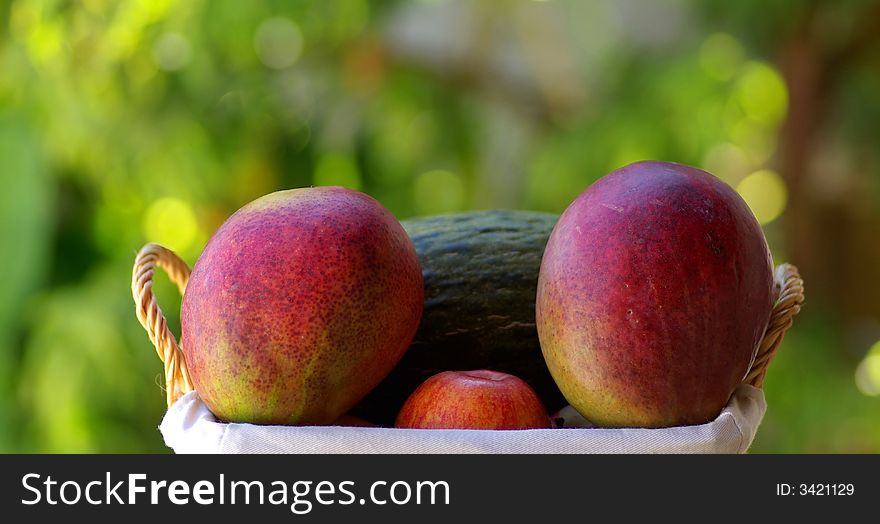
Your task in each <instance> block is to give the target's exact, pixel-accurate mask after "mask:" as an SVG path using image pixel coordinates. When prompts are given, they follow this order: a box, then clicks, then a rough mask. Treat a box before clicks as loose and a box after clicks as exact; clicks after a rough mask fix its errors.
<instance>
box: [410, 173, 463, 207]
mask: <svg viewBox="0 0 880 524" xmlns="http://www.w3.org/2000/svg"><path fill="white" fill-rule="evenodd" d="M413 190H414V195H413V197H414V204H415V207H416V209H417V210H418V211H419V212H420V213H422V214H425V215H430V214H435V213H447V212H452V211H459V210H461V209H462V208H463V207H464V195H465V187H464V182H463V181H462V180H461V177H459V176H458V175H456V174H455V173H451V172H449V171H445V170H441V169H435V170H433V171H428V172H427V173H422V174H421V175H419V177H418V178H417V179H416V183H415V186H414V188H413Z"/></svg>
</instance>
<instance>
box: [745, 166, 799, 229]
mask: <svg viewBox="0 0 880 524" xmlns="http://www.w3.org/2000/svg"><path fill="white" fill-rule="evenodd" d="M736 190H737V192H738V193H739V194H740V195H741V196H742V197H743V200H745V201H746V203H747V204H748V205H749V207H750V208H751V209H752V213H754V214H755V218H757V219H758V222H760V223H761V224H768V223H770V222H772V221H773V220H775V219H776V218H777V217H778V216H779V215H781V214H782V212H783V211H784V210H785V204H786V203H787V202H788V189H787V188H786V187H785V181H784V180H782V177H781V176H779V173H777V172H775V171H772V170H770V169H762V170H760V171H755V172H754V173H752V174H751V175H749V176H747V177H745V178H744V179H743V180H742V181H741V182H740V183H739V184H738V185H737V186H736Z"/></svg>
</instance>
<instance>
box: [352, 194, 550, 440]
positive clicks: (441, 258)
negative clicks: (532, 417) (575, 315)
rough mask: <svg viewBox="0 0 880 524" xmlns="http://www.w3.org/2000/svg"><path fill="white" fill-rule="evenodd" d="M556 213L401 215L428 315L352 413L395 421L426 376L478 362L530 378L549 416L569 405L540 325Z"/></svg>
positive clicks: (378, 420)
mask: <svg viewBox="0 0 880 524" xmlns="http://www.w3.org/2000/svg"><path fill="white" fill-rule="evenodd" d="M557 219H558V216H556V215H551V214H547V213H537V212H531V211H476V212H468V213H457V214H451V215H440V216H434V217H425V218H415V219H410V220H405V221H403V226H404V228H405V229H406V231H407V233H408V234H409V236H410V238H412V241H413V243H414V244H415V247H416V252H417V253H418V256H419V261H420V262H421V265H422V274H423V276H424V279H425V309H424V313H423V314H422V321H421V324H420V326H419V330H418V332H417V334H416V336H415V339H414V340H413V343H412V345H411V346H410V348H409V349H408V350H407V352H406V353H405V354H404V356H403V358H402V359H401V361H400V363H399V364H398V365H397V366H396V367H395V368H394V370H393V371H392V372H391V374H390V375H389V376H388V377H387V378H386V379H385V380H384V381H383V382H382V383H381V384H379V386H377V387H376V388H375V389H374V390H373V391H372V392H371V393H370V394H369V395H368V396H367V397H366V398H364V399H363V401H361V403H360V404H358V406H356V407H355V408H354V409H353V410H352V411H351V413H352V414H353V415H355V416H358V417H362V418H365V419H367V420H369V421H371V422H374V423H377V424H380V425H392V424H393V423H394V418H395V417H396V415H397V412H398V411H399V410H400V408H401V406H403V403H404V401H406V399H407V397H409V395H410V394H411V393H412V392H413V391H414V390H415V389H416V388H417V387H418V386H419V384H421V383H422V382H424V381H425V380H426V379H427V378H428V377H430V376H431V375H434V374H435V373H439V372H441V371H450V370H458V371H466V370H475V369H491V370H495V371H503V372H505V373H510V374H512V375H516V376H517V377H519V378H521V379H523V380H525V381H526V382H527V383H529V385H531V386H532V387H533V388H534V389H535V391H536V392H537V393H538V395H539V396H540V397H541V399H542V400H543V401H544V405H545V407H546V408H547V409H548V411H549V412H550V413H551V414H552V413H553V412H555V411H556V410H558V409H559V408H561V407H563V406H565V405H566V401H565V399H564V398H563V396H562V394H561V393H560V392H559V389H558V388H557V387H556V383H555V382H554V381H553V378H552V377H551V376H550V372H549V371H548V370H547V365H546V364H545V362H544V357H543V355H542V354H541V346H540V344H539V342H538V332H537V329H536V328H535V295H536V288H537V284H538V272H539V270H540V268H541V257H542V256H543V253H544V246H545V245H546V244H547V239H548V238H549V236H550V232H551V231H552V229H553V226H554V225H555V224H556V220H557Z"/></svg>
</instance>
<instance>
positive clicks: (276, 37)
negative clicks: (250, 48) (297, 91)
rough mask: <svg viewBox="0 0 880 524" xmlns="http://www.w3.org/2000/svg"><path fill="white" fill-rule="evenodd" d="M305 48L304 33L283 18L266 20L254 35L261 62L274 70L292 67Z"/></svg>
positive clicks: (293, 23) (289, 20)
mask: <svg viewBox="0 0 880 524" xmlns="http://www.w3.org/2000/svg"><path fill="white" fill-rule="evenodd" d="M302 48H303V36H302V31H301V30H300V28H299V26H298V25H296V23H295V22H294V21H293V20H291V19H289V18H283V17H273V18H269V19H267V20H265V21H264V22H263V23H262V24H260V27H259V28H257V33H256V34H255V35H254V49H255V50H256V52H257V56H258V57H259V58H260V61H261V62H263V64H264V65H265V66H266V67H269V68H272V69H286V68H288V67H290V66H292V65H293V64H294V63H295V62H296V61H297V59H299V55H300V53H302Z"/></svg>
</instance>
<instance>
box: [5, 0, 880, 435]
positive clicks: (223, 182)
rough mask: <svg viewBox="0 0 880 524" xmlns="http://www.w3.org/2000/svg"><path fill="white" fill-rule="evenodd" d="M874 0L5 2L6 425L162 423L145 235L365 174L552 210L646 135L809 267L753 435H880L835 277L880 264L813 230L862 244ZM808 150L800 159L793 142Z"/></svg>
mask: <svg viewBox="0 0 880 524" xmlns="http://www.w3.org/2000/svg"><path fill="white" fill-rule="evenodd" d="M877 11H878V10H877V7H876V5H875V2H866V1H856V0H847V1H844V2H798V1H786V0H779V1H768V2H765V1H762V2H758V1H756V0H749V1H743V2H723V1H721V0H717V1H715V0H713V1H710V2H697V1H695V0H694V1H686V0H666V1H662V2H638V1H635V0H628V1H623V2H613V1H610V0H605V1H597V2H580V1H578V0H549V1H543V2H536V1H531V0H495V1H485V2H465V1H456V0H421V1H414V2H400V1H376V2H368V1H367V0H335V1H328V2H317V1H315V2H282V1H268V0H265V1H259V2H242V1H234V0H220V1H210V2H209V1H206V0H195V1H183V0H153V1H146V0H145V1H110V0H80V1H72V0H13V1H11V2H3V3H0V177H2V182H3V184H2V186H0V245H3V246H5V247H6V250H5V253H4V256H2V257H0V275H2V279H3V283H2V284H0V450H3V451H26V452H163V451H167V449H166V448H165V446H164V444H163V442H162V440H161V437H160V435H159V433H158V431H157V429H156V426H157V425H158V423H159V421H160V419H161V416H162V414H163V412H164V408H165V406H164V405H163V402H164V395H163V394H162V393H161V391H160V384H162V383H163V380H162V379H161V373H162V366H161V363H160V362H159V360H158V358H157V357H156V355H155V352H154V351H153V349H152V346H151V345H150V343H149V341H148V339H147V337H146V335H145V333H144V332H143V330H142V329H141V327H140V325H139V324H138V322H137V320H136V318H135V315H134V311H133V304H132V301H131V298H130V291H129V283H130V271H131V264H132V261H133V257H134V254H135V253H136V251H137V250H138V249H139V248H140V247H141V246H142V245H143V244H144V243H145V242H148V241H154V242H159V243H162V244H164V245H166V246H168V247H170V248H172V249H175V250H176V251H178V252H179V253H180V254H181V255H182V256H183V257H184V259H185V260H187V261H188V262H189V263H190V264H192V263H193V262H195V260H196V258H197V257H198V254H199V252H200V251H201V249H202V247H203V246H204V244H205V242H206V241H207V239H208V238H209V237H210V235H211V233H212V232H213V231H214V230H215V229H216V228H217V227H218V226H219V225H220V224H221V223H222V221H223V220H225V218H226V217H228V216H229V215H230V214H231V213H232V212H233V211H234V210H235V209H237V208H238V207H240V206H241V205H243V204H244V203H246V202H248V201H250V200H252V199H254V198H256V197H258V196H260V195H262V194H265V193H268V192H271V191H274V190H278V189H283V188H290V187H299V186H307V185H345V186H348V187H353V188H357V189H360V190H362V191H365V192H367V193H369V194H371V195H373V196H374V197H376V198H377V199H379V200H380V201H381V202H382V203H384V204H385V205H386V206H387V207H388V208H389V209H390V210H391V211H392V212H394V213H395V214H396V215H397V216H398V217H400V218H405V217H408V216H412V215H417V214H431V213H441V212H448V211H456V210H464V209H478V208H494V207H505V208H526V209H537V210H547V211H554V212H561V211H562V210H563V209H564V208H565V207H566V206H567V204H568V203H569V202H570V201H571V200H572V199H573V198H574V197H575V196H576V195H577V194H578V193H580V192H581V191H582V190H583V189H584V188H585V187H587V186H588V185H589V184H590V183H591V182H593V181H594V180H596V179H597V178H599V177H600V176H602V175H603V174H605V173H607V172H608V171H610V170H612V169H614V168H616V167H619V166H621V165H624V164H626V163H629V162H631V161H635V160H640V159H647V158H653V159H666V160H673V161H678V162H683V163H688V164H693V165H698V166H701V167H704V168H705V169H708V170H709V171H712V172H713V173H715V174H717V175H718V176H720V177H721V178H722V179H724V180H725V181H727V182H728V183H730V184H731V185H732V186H734V187H736V188H737V189H738V190H740V192H741V194H742V195H743V196H744V198H746V200H747V201H748V202H749V204H750V205H751V206H752V208H753V210H754V211H755V213H756V215H757V216H758V217H759V219H760V220H761V221H762V223H764V224H765V231H766V233H767V236H768V239H769V241H770V244H771V248H772V249H773V252H774V256H775V258H776V259H777V261H782V260H790V261H792V262H794V263H796V264H798V265H802V269H806V270H807V271H805V277H806V280H807V294H808V304H807V308H806V310H805V312H804V313H803V314H802V316H800V317H798V318H797V320H796V322H795V327H794V329H793V330H792V332H791V333H790V334H789V336H788V337H787V338H786V340H785V342H784V345H783V347H782V349H781V350H780V354H779V357H778V360H777V361H776V362H774V363H773V365H772V368H771V371H770V374H769V377H768V380H767V383H766V392H767V397H768V403H769V406H770V407H769V411H768V413H767V416H766V419H765V422H764V426H763V427H762V428H761V431H760V432H759V436H758V439H757V441H756V443H755V446H754V448H753V449H754V450H755V451H759V452H862V451H874V452H876V451H880V414H878V408H880V400H878V399H877V398H876V397H874V396H872V395H876V394H877V393H878V392H880V366H873V367H872V366H867V365H865V364H863V365H862V366H861V367H859V364H860V362H863V359H865V356H866V353H867V351H868V348H869V347H870V346H871V345H872V344H874V343H875V342H876V341H877V340H880V310H878V307H877V306H876V299H875V298H874V299H872V298H871V296H872V289H876V287H875V288H870V287H855V288H854V289H855V294H850V293H849V291H847V292H845V293H842V292H838V293H836V294H835V292H834V289H835V288H836V289H838V290H839V289H842V288H840V287H839V286H837V285H836V281H832V280H831V277H828V278H825V277H823V275H837V274H841V273H846V274H852V275H861V277H862V278H863V279H864V278H867V277H870V276H872V275H873V277H874V278H875V279H876V276H877V273H876V267H877V266H872V265H871V263H868V262H864V263H863V264H862V265H861V266H857V267H856V269H855V270H853V272H850V271H849V270H847V269H846V268H845V267H838V266H836V265H833V264H834V261H835V260H836V259H835V258H823V256H822V253H825V252H826V251H829V250H830V248H833V249H834V250H835V251H834V253H847V252H855V253H867V254H866V255H863V256H854V257H846V256H844V255H840V256H838V258H846V259H847V260H849V259H855V260H861V261H871V260H877V259H878V258H876V257H877V249H876V246H875V245H873V244H876V238H878V237H877V236H874V235H873V232H875V231H877V229H876V225H877V223H878V217H880V209H878V207H880V182H878V178H880V177H878V176H877V175H878V173H880V159H878V156H877V152H876V151H873V150H872V148H871V145H872V144H873V143H874V142H875V141H876V136H877V132H878V131H880V130H878V127H880V73H878V71H880V67H878V66H880V64H878V60H880V51H878V49H877V46H876V42H875V41H874V40H875V39H873V37H872V36H871V35H872V34H880V30H878V29H880V28H878V27H876V23H877V22H875V23H874V24H875V25H870V23H871V22H870V20H872V19H871V15H872V14H874V13H877ZM874 18H876V20H880V16H877V17H874ZM864 20H868V22H867V23H868V24H869V25H868V26H867V29H865V28H864V27H863V26H864V25H865V22H864ZM875 30H876V31H875ZM865 35H867V36H865ZM841 56H843V57H844V58H841ZM810 60H813V61H814V62H815V64H814V65H815V68H816V70H817V71H818V72H817V74H816V76H817V77H818V78H819V80H817V81H815V84H816V86H817V92H816V93H813V92H807V94H806V95H804V93H803V92H802V91H798V90H799V89H802V86H804V85H811V84H809V83H802V82H800V81H797V82H794V81H793V79H795V80H797V79H799V78H800V77H798V76H797V75H798V74H799V73H798V71H801V70H803V68H799V67H800V66H799V64H801V63H802V62H804V61H806V63H807V64H808V66H809V65H810V64H813V62H810ZM807 70H808V71H809V70H810V69H809V67H808V68H807ZM823 75H826V76H823ZM814 80H815V79H814ZM805 96H806V97H807V102H804V100H805V98H804V97H805ZM810 96H813V97H814V98H815V100H813V99H812V98H809V97H810ZM820 101H821V107H816V105H817V104H818V103H819V102H820ZM811 103H812V104H814V105H812V106H811V105H810V104H811ZM812 110H815V115H816V116H815V119H814V120H816V121H817V122H818V123H816V122H813V121H810V123H811V124H812V125H813V127H814V128H815V129H814V133H813V136H820V137H822V140H821V144H822V145H823V147H821V148H820V147H815V148H814V147H812V146H811V145H810V144H809V143H807V144H801V143H800V142H798V141H797V136H798V135H797V131H798V130H799V129H802V127H801V124H799V123H798V122H797V121H796V117H799V116H802V115H804V114H807V113H810V111H812ZM817 142H819V141H817ZM829 144H830V145H829ZM826 146H827V147H826ZM802 158H806V159H807V160H806V162H807V164H806V165H810V166H814V168H813V169H812V170H810V171H809V173H813V174H812V175H810V176H812V178H809V177H808V178H804V177H805V176H806V175H805V174H804V173H802V171H803V170H801V169H797V168H793V167H792V166H795V167H796V166H799V165H801V164H797V162H796V161H797V160H798V159H802ZM815 166H818V167H815ZM829 166H831V167H829ZM809 173H807V175H809ZM853 194H855V195H856V196H855V197H853V196H852V195H853ZM835 206H836V207H835ZM847 206H849V207H847ZM853 206H854V207H853ZM844 208H845V209H856V211H854V212H853V213H850V214H847V213H849V212H848V211H847V212H844V211H840V210H841V209H844ZM835 210H836V211H835ZM835 213H836V214H835ZM828 217H831V218H835V217H837V218H839V222H840V223H839V224H838V225H839V226H840V227H839V228H838V230H836V231H837V232H835V230H832V231H825V232H824V233H823V232H822V231H820V230H819V229H816V232H815V236H816V238H817V239H819V240H816V241H815V242H816V243H815V244H808V245H801V244H800V243H799V242H802V241H803V239H804V238H805V237H804V235H803V233H804V230H803V228H801V229H799V227H800V225H801V224H816V223H819V224H837V222H834V221H833V220H830V219H829V218H828ZM853 217H856V218H853ZM811 220H812V222H811ZM840 228H843V229H844V230H846V231H852V233H850V234H846V235H840V234H839V230H840ZM807 232H808V233H809V234H810V235H812V234H813V231H812V230H808V231H807ZM810 238H811V239H812V238H813V237H812V236H810ZM823 238H824V239H826V240H827V242H826V243H822V242H820V241H821V240H822V239H823ZM811 241H812V240H811ZM872 242H873V244H872ZM829 246H830V247H829ZM826 248H827V249H826ZM847 250H849V251H847ZM792 256H795V257H797V259H794V260H792V259H791V258H790V257H792ZM872 257H874V258H872ZM826 260H831V262H827V263H826ZM828 264H832V265H831V266H828ZM826 266H827V267H826ZM859 271H861V273H859ZM871 272H873V273H871ZM811 276H813V278H814V280H813V281H811V280H810V277H811ZM814 282H815V283H818V285H817V287H816V288H815V289H817V292H816V294H814V295H811V294H810V293H811V289H814V288H812V287H811V284H813V283H814ZM846 289H849V288H846ZM156 293H157V295H158V297H159V299H160V302H161V303H162V306H163V309H164V311H165V313H166V315H167V316H168V318H169V320H170V323H171V325H172V328H173V330H174V331H175V332H177V330H178V328H179V325H178V322H177V317H178V315H179V309H178V307H179V299H178V297H177V296H176V293H177V291H176V289H175V288H174V287H173V286H172V285H171V284H170V283H169V282H167V280H166V279H164V277H160V280H159V282H158V283H157V288H156ZM873 296H874V297H876V296H877V295H873ZM850 306H851V307H850ZM878 348H880V346H878ZM877 353H878V354H880V349H877ZM875 360H876V359H875ZM864 362H868V361H867V360H864ZM857 368H858V369H860V372H859V373H861V375H859V376H860V377H861V379H860V382H858V383H857V380H856V376H857V372H856V370H857ZM872 370H874V371H872ZM858 384H861V385H858ZM857 386H858V387H857ZM872 388H874V389H872Z"/></svg>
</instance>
